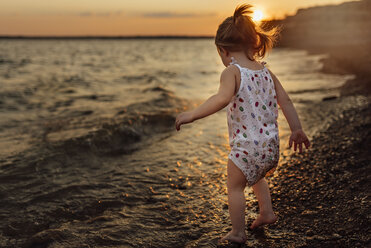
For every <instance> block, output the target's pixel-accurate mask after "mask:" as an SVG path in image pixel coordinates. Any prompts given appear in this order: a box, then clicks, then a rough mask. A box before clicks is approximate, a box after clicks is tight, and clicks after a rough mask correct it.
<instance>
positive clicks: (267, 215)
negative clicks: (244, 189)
mask: <svg viewBox="0 0 371 248" xmlns="http://www.w3.org/2000/svg"><path fill="white" fill-rule="evenodd" d="M252 188H253V190H254V193H255V195H256V198H257V199H258V203H259V216H258V218H256V220H255V221H254V222H253V223H252V225H251V226H250V228H251V229H254V228H256V227H258V226H261V225H265V224H271V223H274V222H276V220H277V216H276V215H275V214H274V212H273V208H272V200H271V195H270V192H269V186H268V183H267V181H266V180H265V178H262V179H261V180H259V181H258V182H257V183H256V184H254V185H253V186H252Z"/></svg>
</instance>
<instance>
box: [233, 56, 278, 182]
mask: <svg viewBox="0 0 371 248" xmlns="http://www.w3.org/2000/svg"><path fill="white" fill-rule="evenodd" d="M231 64H233V65H235V66H237V67H238V69H239V70H240V73H241V83H240V88H239V90H238V92H237V93H236V95H234V96H233V97H232V99H231V101H230V103H229V104H228V106H227V121H228V133H229V145H230V148H231V151H230V153H229V154H228V158H229V159H231V160H232V161H233V162H234V164H235V165H236V166H237V167H238V168H239V169H240V170H241V171H242V173H243V174H244V175H245V177H246V179H247V185H248V186H252V185H254V184H255V183H257V182H258V181H259V180H260V179H262V178H263V177H265V176H266V175H271V174H272V173H273V172H274V170H275V168H276V167H277V164H278V160H279V135H278V125H277V118H278V106H277V96H276V91H275V88H274V82H273V79H272V77H271V75H270V73H269V71H268V69H267V68H266V67H265V66H264V64H265V62H263V63H262V64H263V66H264V68H263V69H260V70H250V69H248V68H245V67H241V66H240V65H239V64H238V63H237V62H236V60H235V59H234V58H232V62H231Z"/></svg>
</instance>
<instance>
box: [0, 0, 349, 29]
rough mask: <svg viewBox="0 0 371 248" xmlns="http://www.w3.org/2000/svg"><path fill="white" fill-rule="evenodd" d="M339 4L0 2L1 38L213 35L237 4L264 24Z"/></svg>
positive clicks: (320, 0)
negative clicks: (259, 16)
mask: <svg viewBox="0 0 371 248" xmlns="http://www.w3.org/2000/svg"><path fill="white" fill-rule="evenodd" d="M342 2H347V1H344V0H306V1H297V0H280V1H277V0H251V1H238V0H187V1H185V0H184V1H179V0H178V1H173V0H156V1H154V0H137V1H131V0H105V1H102V0H51V1H47V0H1V1H0V35H214V34H215V31H216V29H217V26H218V25H219V23H220V22H221V21H223V20H224V18H226V17H227V16H230V15H232V14H233V11H234V8H235V7H236V5H238V4H242V3H250V4H252V5H254V6H255V9H259V10H261V11H262V12H263V13H264V18H265V19H270V18H283V17H284V16H285V14H288V15H293V14H295V12H296V10H297V9H298V8H304V7H309V6H315V5H326V4H338V3H342Z"/></svg>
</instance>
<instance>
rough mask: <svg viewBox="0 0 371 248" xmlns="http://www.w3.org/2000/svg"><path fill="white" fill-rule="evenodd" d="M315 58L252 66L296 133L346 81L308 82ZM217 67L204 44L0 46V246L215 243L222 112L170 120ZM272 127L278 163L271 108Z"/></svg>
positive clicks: (221, 195) (275, 57) (224, 142)
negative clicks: (262, 73) (282, 98)
mask: <svg viewBox="0 0 371 248" xmlns="http://www.w3.org/2000/svg"><path fill="white" fill-rule="evenodd" d="M322 57H323V55H308V54H307V53H306V52H305V51H300V50H290V49H282V48H281V49H279V48H276V49H274V50H273V51H272V52H271V54H270V55H269V56H268V57H267V58H266V59H264V60H265V61H266V62H267V63H268V64H267V66H268V68H270V69H271V70H272V71H273V72H274V73H275V74H276V75H277V76H278V78H279V79H280V81H281V83H282V85H283V86H284V88H285V89H286V91H287V92H288V93H289V94H290V97H291V98H292V99H293V101H294V104H295V106H296V107H297V111H298V113H299V115H300V116H302V117H301V120H302V124H303V126H304V128H305V129H306V130H307V131H308V134H309V136H312V135H313V134H314V133H315V132H316V131H318V129H319V128H321V125H318V124H316V125H313V123H314V121H312V122H311V119H310V118H309V117H310V115H308V113H307V112H308V110H307V106H308V104H313V103H314V104H325V103H324V102H323V101H322V98H323V97H326V96H331V95H336V94H337V91H336V87H338V86H340V85H341V84H343V83H344V82H345V80H346V79H347V78H349V77H350V76H337V75H325V74H321V73H320V72H319V69H320V68H321V63H320V58H322ZM223 68H224V66H223V65H222V63H221V60H220V58H219V57H218V54H217V52H216V49H215V46H214V44H213V40H153V39H149V40H144V39H143V40H1V41H0V86H1V87H0V199H1V202H2V204H1V207H0V218H1V219H2V221H1V222H0V228H1V230H2V232H0V246H1V247H14V246H17V245H18V246H22V245H26V246H27V245H28V246H36V245H40V246H43V247H45V246H48V245H49V246H50V247H89V246H90V247H101V246H118V247H120V246H121V247H184V246H187V247H214V246H215V240H216V239H217V238H219V237H220V235H221V234H222V233H223V232H226V231H227V230H228V228H229V226H230V223H229V219H228V207H227V196H226V163H227V154H228V151H229V150H228V149H229V147H228V136H227V122H226V114H225V110H222V111H220V112H218V113H216V114H215V115H212V116H209V117H207V118H205V119H202V120H198V121H196V122H194V123H193V124H192V125H186V126H183V127H182V130H181V131H180V132H176V131H175V129H174V119H175V116H176V114H177V113H178V112H179V111H182V110H185V109H188V108H193V107H195V106H197V105H198V104H200V103H201V102H202V101H203V100H205V99H206V98H207V97H208V96H210V95H211V94H213V93H215V92H216V91H217V89H218V84H219V77H220V72H221V71H222V70H223ZM315 121H316V123H318V119H317V120H315ZM279 125H280V140H281V155H285V156H286V155H288V154H289V153H290V152H289V151H288V150H287V148H286V145H287V142H288V137H289V127H288V125H287V123H286V122H285V118H284V115H283V113H282V112H281V111H280V113H279ZM282 157H283V156H282ZM246 196H247V215H248V218H249V220H251V219H252V218H253V217H254V216H255V213H256V211H257V204H256V201H255V198H254V196H253V194H252V192H251V190H250V189H246ZM269 235H271V236H272V237H274V236H277V235H280V234H279V233H275V231H274V230H272V231H271V232H270V233H269V234H268V238H269ZM248 242H249V244H250V245H256V244H261V240H259V239H257V238H256V237H254V236H251V237H249V240H248Z"/></svg>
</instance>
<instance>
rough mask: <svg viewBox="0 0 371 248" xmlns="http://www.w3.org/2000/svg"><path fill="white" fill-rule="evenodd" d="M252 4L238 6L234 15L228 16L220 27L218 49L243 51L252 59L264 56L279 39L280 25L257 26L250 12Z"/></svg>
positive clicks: (217, 33)
mask: <svg viewBox="0 0 371 248" xmlns="http://www.w3.org/2000/svg"><path fill="white" fill-rule="evenodd" d="M251 7H252V5H250V4H243V5H240V6H237V8H236V10H235V11H234V14H233V16H230V17H228V18H226V19H225V20H224V21H223V22H222V23H221V24H220V25H219V28H218V31H217V32H216V36H215V45H216V46H217V49H218V51H222V50H223V49H224V51H227V52H237V51H243V52H244V53H245V55H246V57H247V58H248V59H250V60H252V61H253V60H255V59H256V57H260V58H263V57H264V56H265V54H266V53H267V52H268V51H269V50H270V49H271V48H272V47H273V45H274V43H275V41H276V40H277V37H278V34H279V31H280V27H275V28H272V29H271V30H269V31H264V30H263V29H262V28H261V27H260V26H257V25H256V24H255V23H254V21H253V20H252V18H251V16H250V15H249V14H251V13H252V11H251V10H249V8H251Z"/></svg>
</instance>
